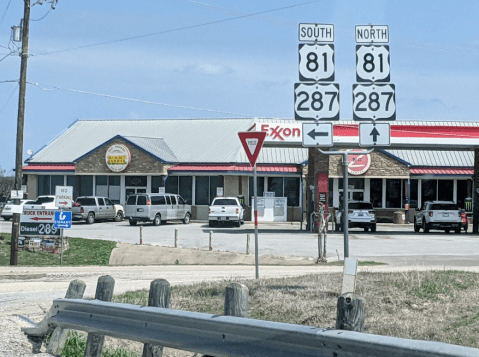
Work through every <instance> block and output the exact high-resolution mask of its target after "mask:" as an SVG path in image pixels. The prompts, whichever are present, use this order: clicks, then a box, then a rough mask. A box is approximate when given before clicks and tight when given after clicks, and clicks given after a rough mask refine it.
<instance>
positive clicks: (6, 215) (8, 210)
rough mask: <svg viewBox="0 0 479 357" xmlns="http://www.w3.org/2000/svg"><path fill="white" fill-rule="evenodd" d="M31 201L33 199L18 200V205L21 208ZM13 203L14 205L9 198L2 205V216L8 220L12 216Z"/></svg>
mask: <svg viewBox="0 0 479 357" xmlns="http://www.w3.org/2000/svg"><path fill="white" fill-rule="evenodd" d="M32 202H34V201H30V200H20V207H22V208H23V206H25V205H26V204H31V203H32ZM13 205H14V203H13V200H10V201H7V203H6V204H5V206H4V207H3V211H2V218H3V219H4V220H6V221H9V220H10V219H11V218H12V217H13V212H12V208H13Z"/></svg>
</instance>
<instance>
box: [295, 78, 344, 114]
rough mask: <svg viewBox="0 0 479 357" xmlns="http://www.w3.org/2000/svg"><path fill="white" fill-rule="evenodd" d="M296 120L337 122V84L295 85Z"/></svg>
mask: <svg viewBox="0 0 479 357" xmlns="http://www.w3.org/2000/svg"><path fill="white" fill-rule="evenodd" d="M294 112H295V119H296V120H339V84H336V83H330V84H321V83H295V85H294Z"/></svg>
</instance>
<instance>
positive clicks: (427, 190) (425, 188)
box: [421, 180, 437, 204]
mask: <svg viewBox="0 0 479 357" xmlns="http://www.w3.org/2000/svg"><path fill="white" fill-rule="evenodd" d="M436 192H437V180H421V202H422V204H424V202H426V201H435V200H436Z"/></svg>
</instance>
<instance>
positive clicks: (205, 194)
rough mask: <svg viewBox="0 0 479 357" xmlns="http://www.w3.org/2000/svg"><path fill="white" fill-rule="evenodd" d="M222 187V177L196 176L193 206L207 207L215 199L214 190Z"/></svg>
mask: <svg viewBox="0 0 479 357" xmlns="http://www.w3.org/2000/svg"><path fill="white" fill-rule="evenodd" d="M223 185H224V183H223V176H196V187H195V204H196V205H206V206H209V205H210V203H211V202H212V201H213V198H215V197H216V188H217V187H224V186H223ZM185 199H186V197H185Z"/></svg>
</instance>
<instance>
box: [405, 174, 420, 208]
mask: <svg viewBox="0 0 479 357" xmlns="http://www.w3.org/2000/svg"><path fill="white" fill-rule="evenodd" d="M405 181H406V184H407V180H405ZM409 192H410V194H409V195H410V196H411V200H410V204H409V207H410V208H418V207H419V206H418V197H419V196H418V180H409ZM406 201H407V196H406Z"/></svg>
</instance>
